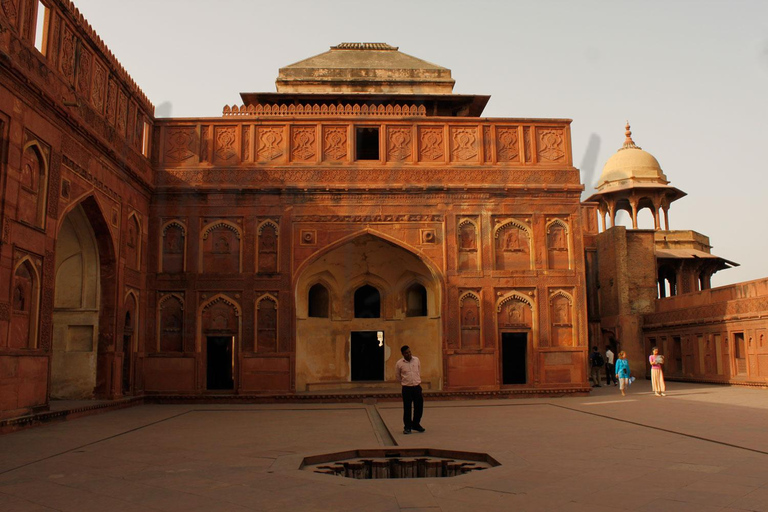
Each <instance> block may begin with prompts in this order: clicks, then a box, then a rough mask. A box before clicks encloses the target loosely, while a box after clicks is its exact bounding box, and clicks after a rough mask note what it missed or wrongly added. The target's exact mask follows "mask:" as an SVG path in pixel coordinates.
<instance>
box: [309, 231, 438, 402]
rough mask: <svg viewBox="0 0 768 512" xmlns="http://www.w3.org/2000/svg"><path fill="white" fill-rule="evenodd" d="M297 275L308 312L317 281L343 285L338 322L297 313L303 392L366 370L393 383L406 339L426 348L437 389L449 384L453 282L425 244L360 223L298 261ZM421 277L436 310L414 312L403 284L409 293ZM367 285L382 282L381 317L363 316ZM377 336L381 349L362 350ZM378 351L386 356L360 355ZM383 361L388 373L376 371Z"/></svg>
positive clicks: (425, 370)
mask: <svg viewBox="0 0 768 512" xmlns="http://www.w3.org/2000/svg"><path fill="white" fill-rule="evenodd" d="M321 277H322V279H321ZM294 279H295V282H294V290H295V296H294V300H295V301H296V302H295V304H294V308H295V311H297V312H298V311H301V312H302V313H303V312H304V311H305V310H306V308H305V307H303V304H302V302H303V301H306V300H307V297H308V290H309V287H310V286H312V285H314V284H315V283H318V282H323V281H325V282H333V283H336V282H337V283H340V284H339V292H340V300H339V301H338V302H337V306H338V307H336V306H334V307H333V321H328V320H322V319H316V318H308V317H307V316H306V315H297V316H296V322H295V324H294V325H295V329H296V330H295V340H296V341H295V347H296V348H295V351H296V357H295V366H294V379H295V383H296V384H295V385H296V389H297V390H298V391H304V390H312V389H315V388H313V386H315V385H316V386H320V387H318V388H317V389H321V387H322V388H323V389H327V388H328V386H331V385H339V386H343V385H345V383H347V382H352V381H353V380H360V379H361V378H362V377H361V375H370V377H369V378H370V379H372V380H373V381H374V382H375V381H379V380H381V379H383V380H384V381H392V380H394V378H395V363H396V362H397V360H398V359H399V357H400V347H401V346H402V345H410V346H411V347H413V348H414V351H415V353H418V354H420V357H421V358H422V365H423V366H422V378H423V380H424V381H425V382H426V383H427V385H430V386H432V387H433V389H435V388H438V389H439V388H440V387H441V386H442V379H443V364H442V357H443V345H444V339H443V336H444V334H443V333H444V331H445V327H444V325H443V324H444V322H445V319H444V315H443V311H444V307H443V305H442V302H443V297H444V292H443V290H444V287H445V284H444V279H443V275H442V272H441V271H440V270H439V269H438V268H437V265H435V263H434V262H433V261H430V259H429V258H428V257H426V256H425V255H424V254H423V253H421V252H420V251H419V250H418V249H417V248H415V247H413V246H410V245H409V244H407V243H404V242H402V241H401V240H396V239H393V238H392V237H391V236H387V235H386V234H384V233H380V232H378V231H377V230H375V229H371V228H366V229H360V230H358V231H356V232H354V233H350V234H349V235H347V236H345V237H343V238H340V239H339V240H336V241H335V242H334V243H332V244H329V245H328V246H326V247H324V248H322V249H320V250H318V251H317V252H315V253H314V254H313V255H311V256H310V257H308V258H307V259H306V260H305V261H304V262H302V264H301V265H299V266H298V267H297V270H296V272H295V273H294ZM416 283H418V284H420V285H423V286H424V288H425V291H426V292H427V294H428V296H429V298H430V306H434V307H433V308H428V310H429V314H428V315H425V316H412V317H408V318H406V314H405V311H400V310H402V309H403V300H402V299H400V300H396V299H397V295H398V292H396V290H400V291H401V292H403V293H404V290H405V289H407V287H408V286H409V285H413V284H416ZM365 286H372V287H374V288H375V289H376V290H377V292H378V294H379V296H380V314H378V315H372V316H371V315H366V314H362V315H357V314H356V305H355V300H353V296H354V295H355V292H356V291H357V290H359V289H360V288H361V287H365ZM371 335H373V338H370V336H371ZM377 336H378V345H377V347H376V348H374V347H373V345H370V347H369V348H367V349H364V350H363V349H362V348H361V347H364V346H365V347H368V346H369V345H367V344H368V343H372V341H371V340H373V342H375V341H376V338H377ZM361 351H362V352H361ZM366 351H367V352H366ZM378 351H381V352H380V353H381V354H382V355H380V356H379V355H376V356H375V358H374V359H367V358H368V356H360V354H362V353H363V352H366V353H367V354H369V355H370V354H379V352H378ZM361 357H362V359H361ZM379 358H380V359H379ZM363 359H365V361H366V362H362V360H363ZM379 364H381V365H382V366H380V367H379V369H380V371H381V372H382V373H378V372H379V370H376V371H373V369H374V368H375V367H376V365H379ZM368 369H371V370H372V371H371V373H367V371H368ZM361 370H363V371H362V372H361ZM363 380H366V378H363ZM334 383H336V384H334Z"/></svg>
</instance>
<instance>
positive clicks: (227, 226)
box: [203, 220, 242, 240]
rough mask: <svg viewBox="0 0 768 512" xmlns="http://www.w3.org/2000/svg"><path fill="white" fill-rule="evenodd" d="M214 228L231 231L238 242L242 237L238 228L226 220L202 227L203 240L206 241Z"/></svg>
mask: <svg viewBox="0 0 768 512" xmlns="http://www.w3.org/2000/svg"><path fill="white" fill-rule="evenodd" d="M216 228H225V229H228V230H230V231H232V232H233V233H234V234H235V236H236V237H237V239H238V240H240V237H241V236H242V230H241V229H240V227H238V226H236V225H235V224H233V223H232V222H230V221H227V220H217V221H215V222H211V223H210V224H208V225H206V226H205V227H203V240H207V239H208V234H210V232H211V231H213V230H214V229H216Z"/></svg>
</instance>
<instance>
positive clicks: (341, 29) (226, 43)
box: [75, 0, 768, 286]
mask: <svg viewBox="0 0 768 512" xmlns="http://www.w3.org/2000/svg"><path fill="white" fill-rule="evenodd" d="M75 5H76V6H77V7H78V8H79V9H80V11H81V12H82V13H83V14H84V15H85V17H86V19H87V20H88V21H89V22H90V23H91V25H92V26H93V27H94V29H95V30H96V32H97V33H98V34H99V35H100V36H101V38H102V39H103V40H104V42H105V43H106V44H107V45H108V46H109V47H110V48H111V50H112V51H113V53H114V54H115V55H116V57H117V58H118V60H120V62H121V63H122V64H123V66H124V67H125V68H126V69H127V70H128V72H129V73H130V74H131V76H132V77H133V78H134V80H136V82H137V83H138V84H139V86H140V87H141V88H142V90H143V91H144V92H145V93H146V94H147V96H148V97H149V99H150V101H152V102H153V103H154V104H155V106H156V107H157V108H158V114H161V115H166V116H167V115H170V116H172V117H198V116H214V117H218V116H220V115H221V111H222V108H223V106H224V105H225V104H229V105H231V104H235V103H237V104H241V103H242V102H241V100H240V96H239V93H240V92H255V91H259V92H274V90H275V78H276V77H277V73H278V69H279V68H280V67H282V66H286V65H288V64H291V63H294V62H296V61H299V60H302V59H304V58H307V57H310V56H312V55H317V54H319V53H323V52H325V51H327V50H328V48H329V47H330V46H332V45H335V44H338V43H340V42H358V41H363V42H385V43H389V44H391V45H393V46H399V47H400V51H402V52H404V53H407V54H410V55H413V56H415V57H419V58H421V59H424V60H427V61H430V62H433V63H435V64H439V65H441V66H444V67H447V68H449V69H451V70H452V73H453V78H454V79H455V80H456V87H455V88H454V92H455V93H460V94H490V95H491V101H490V102H489V103H488V106H487V107H486V109H485V112H484V116H487V117H520V118H529V117H533V118H547V117H550V118H570V119H573V124H572V138H573V159H574V164H575V165H576V167H579V168H580V169H581V172H582V182H583V183H585V185H586V187H587V190H586V191H585V194H584V196H583V197H587V196H588V195H590V194H591V193H592V189H593V186H594V185H595V184H596V182H597V179H598V178H599V176H600V172H601V170H602V167H603V165H604V164H605V162H606V161H607V160H608V158H609V157H610V156H611V155H613V154H614V153H615V151H616V150H617V149H618V148H619V147H621V144H622V143H623V141H624V123H625V120H627V119H628V120H629V122H630V124H631V125H632V133H633V139H634V140H635V142H636V143H637V145H639V146H641V147H642V148H643V149H644V150H646V151H648V152H650V153H651V154H653V155H654V156H655V157H656V159H657V160H658V161H659V163H660V164H661V167H662V169H663V170H664V172H665V174H666V175H667V178H668V179H669V180H670V182H671V183H672V185H674V186H676V187H677V188H679V189H681V190H683V191H685V192H687V193H688V196H686V197H684V198H683V199H680V200H678V201H677V202H675V203H673V204H672V207H671V209H670V228H671V229H693V230H695V231H698V232H700V233H703V234H705V235H707V236H709V237H710V242H711V244H712V246H713V248H712V252H713V253H714V254H717V255H718V256H722V257H724V258H726V259H729V260H732V261H736V262H738V263H740V264H741V266H740V267H737V268H735V269H730V270H726V271H721V272H718V273H717V274H715V275H714V277H713V286H720V285H725V284H729V283H733V282H739V281H746V280H751V279H758V278H760V277H766V276H768V222H766V221H768V210H767V205H768V186H766V185H765V181H766V180H765V175H766V174H767V173H768V164H766V149H765V148H766V147H768V97H767V96H768V2H766V1H764V0H756V1H745V0H744V1H738V0H737V1H725V0H724V1H717V2H715V1H703V0H699V1H694V0H691V1H675V2H671V1H669V0H662V1H651V0H643V1H634V2H630V1H620V0H610V1H609V0H604V1H598V0H592V1H526V2H519V1H511V0H510V1H502V0H498V1H490V0H484V1H483V0H475V1H473V2H468V1H455V0H439V1H438V0H435V1H426V0H424V1H416V0H411V1H400V0H387V1H382V0H377V1H367V0H323V1H319V0H282V1H279V2H278V1H261V0H216V1H215V2H213V1H210V0H205V1H203V0H131V1H130V2H126V1H125V0H75ZM643 214H644V215H643V216H641V227H652V225H653V224H652V218H651V215H650V212H649V211H648V210H645V211H644V212H643Z"/></svg>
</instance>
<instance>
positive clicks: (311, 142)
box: [291, 126, 317, 162]
mask: <svg viewBox="0 0 768 512" xmlns="http://www.w3.org/2000/svg"><path fill="white" fill-rule="evenodd" d="M316 131H317V130H316V128H315V127H314V126H291V160H292V161H294V162H314V161H316V160H317V140H316V139H317V137H316Z"/></svg>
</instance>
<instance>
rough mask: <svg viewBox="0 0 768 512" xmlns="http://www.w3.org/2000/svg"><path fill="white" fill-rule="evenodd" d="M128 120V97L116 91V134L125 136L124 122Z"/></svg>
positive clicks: (120, 91)
mask: <svg viewBox="0 0 768 512" xmlns="http://www.w3.org/2000/svg"><path fill="white" fill-rule="evenodd" d="M127 119H128V97H127V96H126V95H125V93H124V92H123V91H122V90H119V91H118V96H117V119H116V120H115V127H116V128H117V133H119V134H120V135H123V136H125V134H126V130H125V128H126V121H127Z"/></svg>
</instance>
